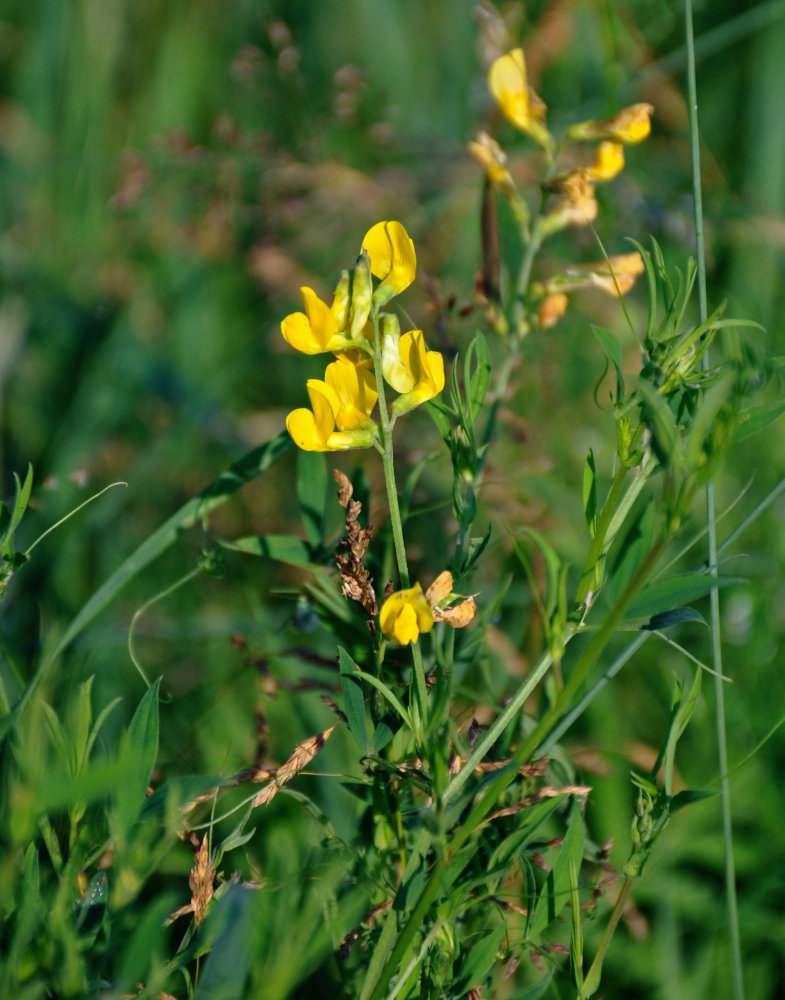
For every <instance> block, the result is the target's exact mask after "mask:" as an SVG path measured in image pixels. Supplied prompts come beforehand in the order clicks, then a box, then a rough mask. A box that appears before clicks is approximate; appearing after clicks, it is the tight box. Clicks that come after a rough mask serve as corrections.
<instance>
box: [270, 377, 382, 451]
mask: <svg viewBox="0 0 785 1000" xmlns="http://www.w3.org/2000/svg"><path fill="white" fill-rule="evenodd" d="M306 389H307V390H308V396H309V398H310V400H311V409H310V410H308V409H306V408H305V407H302V408H300V409H299V410H292V412H291V413H290V414H289V416H288V417H287V418H286V429H287V430H288V431H289V434H290V435H291V437H292V440H293V441H294V443H295V444H296V445H297V447H298V448H302V449H303V451H346V450H347V449H349V448H368V447H370V446H371V445H372V444H373V442H374V439H375V425H373V424H372V423H371V411H372V410H373V408H374V406H375V405H376V389H375V383H374V379H373V376H372V375H371V373H370V372H369V371H368V369H367V368H363V367H357V366H356V365H353V364H352V363H351V362H350V361H348V360H346V359H344V358H339V359H338V361H334V362H333V363H332V364H329V365H328V366H327V368H326V370H325V373H324V381H321V380H320V379H316V378H310V379H308V381H307V382H306Z"/></svg>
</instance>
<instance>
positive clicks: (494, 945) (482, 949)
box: [452, 921, 507, 996]
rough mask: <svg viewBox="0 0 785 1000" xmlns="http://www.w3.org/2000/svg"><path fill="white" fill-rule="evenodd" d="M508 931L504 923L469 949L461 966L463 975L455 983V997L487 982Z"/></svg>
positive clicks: (453, 991)
mask: <svg viewBox="0 0 785 1000" xmlns="http://www.w3.org/2000/svg"><path fill="white" fill-rule="evenodd" d="M506 929H507V926H506V924H505V923H504V921H502V922H501V923H500V924H499V926H498V927H497V928H496V929H495V930H493V931H491V932H490V933H489V932H487V931H486V932H485V933H484V936H483V937H481V938H480V940H479V941H478V942H477V943H476V944H475V945H473V946H472V947H471V948H470V949H469V952H468V954H467V955H466V958H465V959H464V961H463V963H462V966H461V974H460V976H459V977H458V978H457V979H456V980H455V982H454V983H453V986H452V995H453V996H462V995H463V994H464V993H467V992H468V991H469V990H470V989H471V988H472V986H477V985H479V984H480V983H484V982H485V980H486V978H487V976H488V973H489V972H490V970H491V968H492V967H493V964H494V962H495V961H496V953H497V952H498V950H499V944H500V942H501V939H502V937H503V936H504V933H505V931H506Z"/></svg>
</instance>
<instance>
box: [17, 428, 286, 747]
mask: <svg viewBox="0 0 785 1000" xmlns="http://www.w3.org/2000/svg"><path fill="white" fill-rule="evenodd" d="M293 447H294V442H293V441H292V439H291V437H290V436H289V434H288V433H287V432H286V431H281V433H280V434H278V435H277V436H276V437H274V438H273V439H272V440H271V441H268V442H267V444H263V445H260V446H259V447H258V448H254V449H253V450H252V451H249V452H248V454H247V455H244V456H243V457H242V458H241V459H239V460H238V461H237V462H234V463H233V464H232V465H230V466H229V468H228V469H226V470H225V471H224V472H222V473H221V475H220V476H219V477H218V478H217V479H216V480H215V481H214V482H212V483H210V485H209V486H207V487H205V489H203V490H202V491H201V493H198V494H197V495H196V496H195V497H193V498H192V499H191V500H189V501H188V502H187V503H185V504H183V506H182V507H181V508H180V509H179V510H178V511H177V512H176V513H175V514H173V515H172V516H171V517H170V518H169V520H168V521H166V522H165V523H164V524H162V525H161V527H160V528H159V529H158V530H157V531H154V532H153V534H152V535H150V536H149V537H148V538H147V539H146V540H145V541H144V542H142V544H141V545H140V546H139V547H138V548H137V549H135V550H134V551H133V552H132V553H131V555H130V556H128V557H127V559H125V560H124V562H123V563H122V564H121V565H120V566H119V567H118V568H117V569H116V570H115V571H114V573H112V575H111V576H110V577H109V579H108V580H106V581H105V582H104V583H103V584H102V585H101V586H100V587H99V588H98V590H97V591H96V592H95V593H94V594H93V596H92V597H91V598H90V599H89V600H88V601H87V603H86V604H85V605H84V606H83V608H82V610H81V611H80V612H79V613H78V614H77V615H76V617H75V618H74V619H73V620H72V622H71V624H70V625H69V626H68V628H67V629H66V630H65V632H64V633H63V635H62V637H61V639H60V641H59V642H58V643H57V645H56V646H55V647H54V649H53V650H52V651H51V652H50V653H49V655H48V656H47V657H46V658H45V659H43V660H42V661H41V665H40V666H39V668H38V670H37V672H36V674H35V676H34V677H33V679H32V680H31V682H30V683H29V684H28V686H27V688H26V690H25V693H24V695H23V696H22V699H21V700H20V702H19V703H18V705H17V706H16V709H15V710H14V712H13V713H12V715H11V716H10V717H9V718H6V719H4V720H3V722H2V724H1V725H0V741H2V740H3V739H4V738H5V736H6V734H7V733H8V731H9V729H10V728H11V727H12V726H14V725H15V724H16V720H17V718H18V717H19V714H20V713H21V712H22V711H23V709H24V707H25V705H26V704H27V702H28V701H29V699H30V697H31V696H32V694H33V692H34V691H35V689H36V687H37V686H38V684H39V683H40V681H41V679H42V678H43V677H44V676H45V675H46V673H47V671H48V670H49V668H50V667H51V665H52V664H53V663H54V662H55V661H56V660H57V658H58V656H60V654H61V653H62V652H63V650H64V649H65V648H66V647H67V646H68V645H70V643H72V642H73V640H74V639H75V638H76V637H77V636H78V635H79V633H80V632H82V631H84V629H85V628H86V627H87V626H88V625H89V624H90V622H91V621H92V620H93V619H94V618H95V617H96V615H97V614H98V613H99V612H100V611H102V610H103V608H105V607H106V605H107V604H109V602H110V601H111V600H113V598H114V597H115V596H116V595H117V594H118V593H119V591H120V590H122V589H123V587H125V585H126V584H127V583H129V582H130V581H131V580H132V579H133V578H134V577H135V576H136V575H137V573H139V572H140V571H141V570H143V569H144V568H145V567H146V566H148V565H149V564H150V563H151V562H152V561H153V560H154V559H156V558H157V557H158V556H159V555H161V553H162V552H165V551H166V549H168V548H169V546H170V545H172V544H173V543H174V542H175V541H177V539H178V538H179V537H180V535H181V533H182V532H183V531H185V530H187V529H188V528H190V527H192V526H193V525H194V524H198V523H199V522H200V521H202V520H204V519H205V518H206V517H207V515H208V514H209V513H210V512H211V511H213V510H215V509H216V507H220V506H221V504H224V503H226V501H227V500H228V499H229V498H230V497H231V496H233V495H234V494H235V493H236V492H237V491H238V490H239V489H240V488H241V487H243V486H245V485H246V484H247V483H250V482H251V481H252V480H253V479H255V478H256V477H257V476H259V475H261V473H263V472H265V471H266V470H267V469H269V468H270V466H271V465H272V464H273V463H274V462H276V461H278V459H279V458H280V457H281V456H282V455H285V454H286V452H288V451H290V450H291V449H292V448H293Z"/></svg>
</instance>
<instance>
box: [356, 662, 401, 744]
mask: <svg viewBox="0 0 785 1000" xmlns="http://www.w3.org/2000/svg"><path fill="white" fill-rule="evenodd" d="M357 676H358V677H362V679H363V680H364V681H367V682H368V683H369V684H370V685H371V686H372V687H375V688H376V690H377V691H380V692H381V693H382V694H383V695H384V697H385V698H386V699H387V701H388V702H389V703H390V704H391V705H392V707H393V708H394V709H395V711H396V712H397V713H398V715H400V717H401V718H402V719H403V721H404V722H405V724H406V725H407V726H408V727H409V729H411V730H412V732H414V726H413V725H412V720H411V717H410V716H409V713H408V712H407V711H406V709H405V708H404V707H403V705H402V704H401V702H400V701H399V700H398V698H397V697H396V696H395V695H394V694H393V693H392V691H391V690H390V689H389V688H388V687H387V685H386V684H385V683H384V681H380V680H379V678H378V677H374V676H373V674H366V672H365V671H364V670H359V671H357Z"/></svg>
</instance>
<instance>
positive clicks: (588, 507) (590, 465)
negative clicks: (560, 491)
mask: <svg viewBox="0 0 785 1000" xmlns="http://www.w3.org/2000/svg"><path fill="white" fill-rule="evenodd" d="M583 513H584V514H585V516H586V523H587V524H588V526H589V531H590V532H591V536H592V538H594V529H595V527H596V521H597V469H596V467H595V465H594V452H593V451H592V450H591V448H590V449H589V454H588V455H587V456H586V464H585V465H584V467H583Z"/></svg>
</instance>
